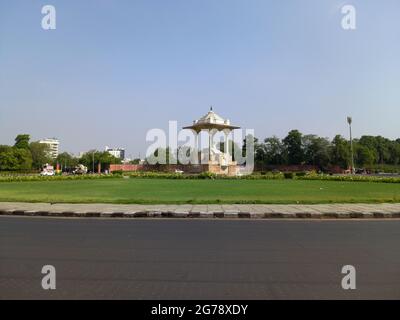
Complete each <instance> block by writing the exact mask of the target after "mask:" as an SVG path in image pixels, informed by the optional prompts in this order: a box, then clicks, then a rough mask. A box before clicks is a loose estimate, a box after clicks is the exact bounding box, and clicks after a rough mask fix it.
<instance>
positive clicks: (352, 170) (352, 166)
mask: <svg viewBox="0 0 400 320" xmlns="http://www.w3.org/2000/svg"><path fill="white" fill-rule="evenodd" d="M352 122H353V119H352V118H351V117H347V123H348V124H349V130H350V152H351V174H354V173H355V168H354V153H353V137H352V134H351V124H352Z"/></svg>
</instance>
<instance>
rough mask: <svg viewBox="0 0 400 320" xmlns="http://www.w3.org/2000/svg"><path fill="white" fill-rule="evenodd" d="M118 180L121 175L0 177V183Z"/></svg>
mask: <svg viewBox="0 0 400 320" xmlns="http://www.w3.org/2000/svg"><path fill="white" fill-rule="evenodd" d="M116 178H117V179H118V178H122V175H107V174H86V175H69V176H40V175H18V176H17V175H10V176H0V182H24V181H63V180H93V179H116Z"/></svg>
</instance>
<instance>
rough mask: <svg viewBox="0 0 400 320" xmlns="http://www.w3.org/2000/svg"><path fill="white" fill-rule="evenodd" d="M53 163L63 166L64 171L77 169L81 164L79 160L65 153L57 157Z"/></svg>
mask: <svg viewBox="0 0 400 320" xmlns="http://www.w3.org/2000/svg"><path fill="white" fill-rule="evenodd" d="M53 163H54V164H55V165H56V164H57V163H58V164H59V165H61V167H62V168H63V170H68V169H72V168H75V167H76V166H77V165H78V164H79V160H78V159H77V158H75V157H74V156H72V155H71V154H69V153H68V152H63V153H60V154H59V155H58V156H57V158H56V159H55V160H54V161H53Z"/></svg>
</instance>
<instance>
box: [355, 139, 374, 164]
mask: <svg viewBox="0 0 400 320" xmlns="http://www.w3.org/2000/svg"><path fill="white" fill-rule="evenodd" d="M354 151H355V152H354V153H355V155H354V158H355V159H354V161H355V163H356V164H357V165H358V166H361V167H364V166H368V165H372V164H373V163H374V162H375V155H374V152H373V150H371V149H370V148H368V147H366V146H364V145H362V144H356V145H355V148H354Z"/></svg>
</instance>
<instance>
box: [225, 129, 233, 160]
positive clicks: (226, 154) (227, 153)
mask: <svg viewBox="0 0 400 320" xmlns="http://www.w3.org/2000/svg"><path fill="white" fill-rule="evenodd" d="M229 133H230V130H226V129H225V130H224V135H225V141H224V154H225V159H226V161H227V163H228V164H229V163H231V162H232V158H231V154H230V151H229V139H228V137H229Z"/></svg>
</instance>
